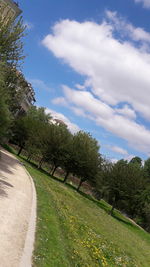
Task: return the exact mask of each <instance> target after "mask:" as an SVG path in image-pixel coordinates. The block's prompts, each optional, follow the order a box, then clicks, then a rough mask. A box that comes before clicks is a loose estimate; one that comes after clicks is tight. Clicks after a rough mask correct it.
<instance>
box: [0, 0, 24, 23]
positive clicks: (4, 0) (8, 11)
mask: <svg viewBox="0 0 150 267" xmlns="http://www.w3.org/2000/svg"><path fill="white" fill-rule="evenodd" d="M0 8H1V11H2V12H3V13H2V15H3V16H4V17H5V16H9V17H10V18H12V19H15V18H16V17H18V16H19V15H20V14H21V12H22V11H21V9H20V8H19V5H18V3H17V2H15V1H12V0H0Z"/></svg>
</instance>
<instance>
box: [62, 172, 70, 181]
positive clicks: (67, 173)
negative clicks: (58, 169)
mask: <svg viewBox="0 0 150 267" xmlns="http://www.w3.org/2000/svg"><path fill="white" fill-rule="evenodd" d="M68 176H69V172H66V175H65V178H64V180H63V183H66V181H67V178H68Z"/></svg>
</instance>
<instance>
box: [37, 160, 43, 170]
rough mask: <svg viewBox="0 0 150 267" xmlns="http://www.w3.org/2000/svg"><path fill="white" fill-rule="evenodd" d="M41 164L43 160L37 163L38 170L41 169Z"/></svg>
mask: <svg viewBox="0 0 150 267" xmlns="http://www.w3.org/2000/svg"><path fill="white" fill-rule="evenodd" d="M42 163H43V158H41V159H40V161H39V164H38V169H41V167H42Z"/></svg>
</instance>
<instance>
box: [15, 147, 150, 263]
mask: <svg viewBox="0 0 150 267" xmlns="http://www.w3.org/2000/svg"><path fill="white" fill-rule="evenodd" d="M11 152H13V153H15V151H14V150H13V151H11ZM19 159H20V160H21V161H22V162H23V163H24V165H25V167H26V168H27V170H28V171H29V173H30V174H31V176H32V177H33V180H34V183H35V186H36V191H37V229H36V240H35V249H34V255H33V266H34V267H59V266H60V267H81V266H82V267H96V266H108V267H117V266H122V267H149V266H150V253H149V250H150V235H149V234H148V233H146V232H145V231H144V230H141V229H140V228H138V227H137V226H136V225H134V224H132V222H131V221H129V220H128V218H126V217H124V216H123V215H122V214H121V213H120V212H119V211H116V210H115V213H114V217H111V216H110V215H108V212H109V211H110V208H111V206H110V205H108V204H107V203H106V202H105V201H97V200H95V199H94V198H92V197H91V196H89V195H86V194H85V193H83V192H80V193H77V191H76V190H75V189H74V187H73V186H71V185H69V184H68V185H64V184H63V183H62V181H61V180H60V179H58V178H55V177H50V176H49V175H48V174H47V173H46V171H44V170H38V169H37V168H36V165H35V164H34V163H32V164H30V163H28V162H27V161H26V160H25V158H23V157H21V158H19Z"/></svg>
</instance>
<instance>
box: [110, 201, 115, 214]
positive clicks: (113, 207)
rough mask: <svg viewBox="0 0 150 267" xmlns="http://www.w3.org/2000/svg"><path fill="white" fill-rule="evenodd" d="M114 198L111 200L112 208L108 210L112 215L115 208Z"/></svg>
mask: <svg viewBox="0 0 150 267" xmlns="http://www.w3.org/2000/svg"><path fill="white" fill-rule="evenodd" d="M115 204H116V200H114V201H113V204H112V208H111V210H110V215H111V216H113V211H114V209H115Z"/></svg>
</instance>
